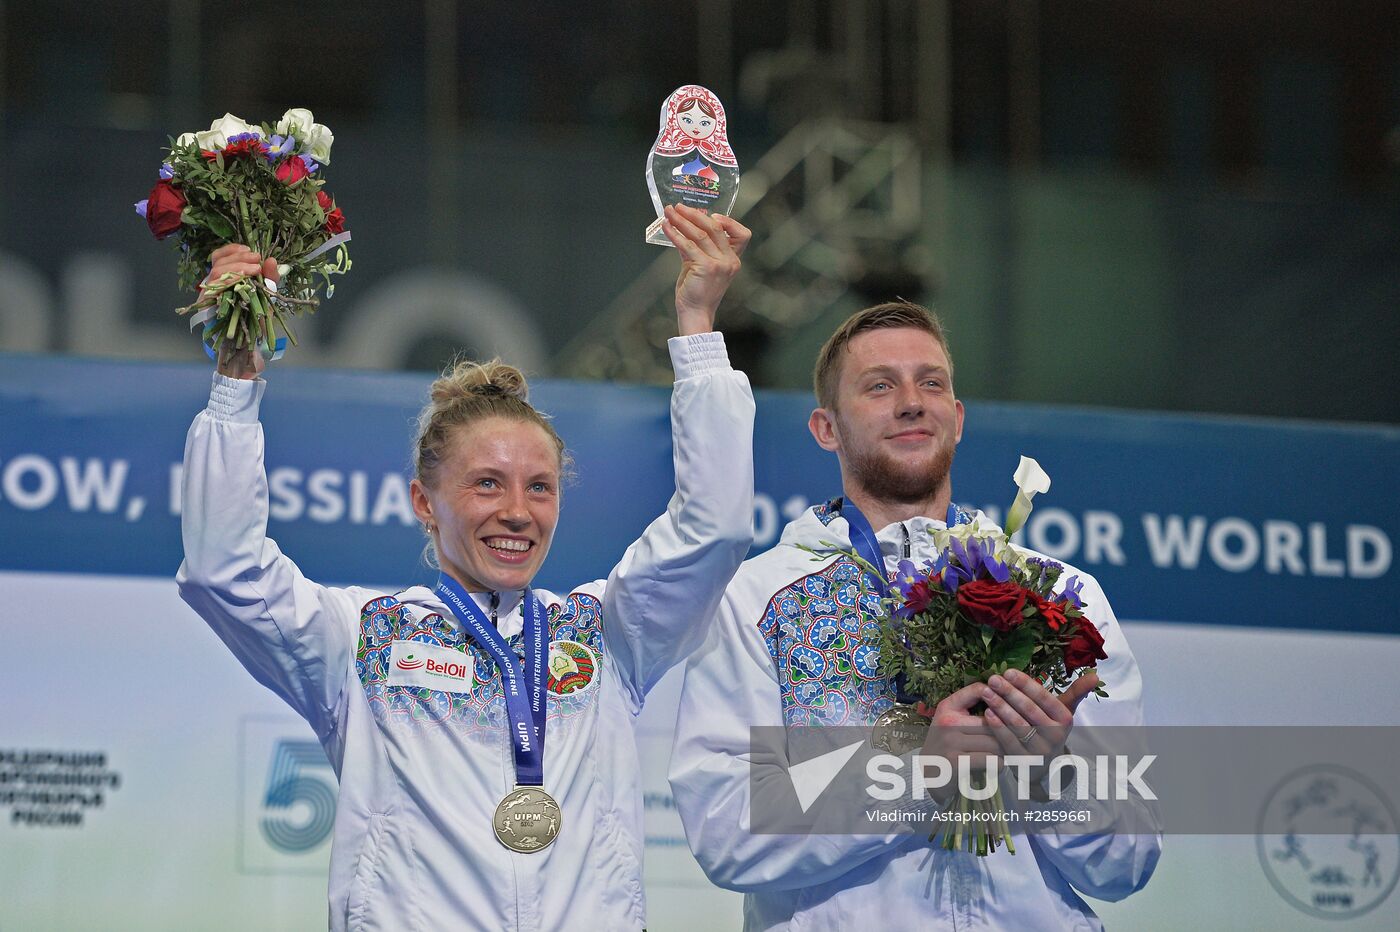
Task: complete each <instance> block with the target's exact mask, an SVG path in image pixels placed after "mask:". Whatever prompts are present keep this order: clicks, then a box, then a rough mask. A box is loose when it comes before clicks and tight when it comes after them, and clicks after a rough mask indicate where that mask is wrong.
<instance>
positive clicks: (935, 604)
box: [871, 456, 1108, 855]
mask: <svg viewBox="0 0 1400 932" xmlns="http://www.w3.org/2000/svg"><path fill="white" fill-rule="evenodd" d="M1015 479H1016V483H1017V485H1018V487H1019V489H1018V493H1017V496H1016V503H1015V504H1013V505H1012V507H1011V509H1010V511H1009V512H1008V515H1007V520H1006V527H1005V529H1002V528H997V527H995V526H992V525H989V524H986V523H983V522H981V521H980V520H979V521H973V522H972V523H969V524H963V525H958V526H955V527H949V528H947V529H946V530H937V531H934V532H933V536H934V542H935V544H936V545H937V547H938V549H939V551H940V553H939V555H938V557H937V558H936V559H934V560H932V561H930V562H929V563H926V564H924V565H923V566H915V565H914V564H913V563H911V562H910V561H908V560H904V561H902V562H901V563H900V564H899V567H898V569H897V570H896V578H895V580H894V584H893V591H892V593H891V598H890V604H889V606H888V609H889V610H888V611H887V613H886V615H885V617H884V618H883V619H882V620H881V622H880V623H879V625H878V626H877V628H876V630H875V631H874V632H872V634H871V638H872V639H873V640H874V641H875V643H877V644H878V645H879V650H880V672H881V673H882V674H883V675H885V676H889V677H892V678H893V677H898V678H900V681H901V682H902V684H903V689H904V691H905V692H906V693H908V694H909V695H911V696H913V697H915V698H917V699H919V700H921V701H922V702H923V703H924V704H925V705H927V706H929V707H930V708H931V707H933V706H935V705H937V704H938V702H940V701H941V700H942V699H944V698H946V697H947V696H949V695H951V694H952V693H954V692H956V691H957V690H959V689H961V688H963V687H964V686H968V685H971V684H973V683H979V682H983V683H984V682H987V681H988V680H989V679H990V678H991V677H992V676H993V675H994V674H1004V673H1005V672H1006V671H1007V670H1009V669H1013V668H1014V669H1017V670H1021V671H1022V672H1024V673H1026V674H1027V675H1029V676H1033V677H1035V678H1036V679H1038V680H1040V681H1041V683H1043V684H1044V685H1045V687H1046V688H1047V689H1049V690H1050V691H1052V692H1062V691H1064V690H1065V689H1067V688H1068V687H1069V685H1070V684H1071V683H1072V682H1073V681H1074V678H1075V676H1076V674H1077V672H1078V671H1080V670H1082V669H1085V668H1089V667H1094V666H1096V665H1097V664H1098V662H1099V661H1100V660H1104V659H1107V655H1106V654H1105V653H1104V650H1103V637H1102V636H1101V635H1100V634H1099V632H1098V629H1097V628H1095V627H1094V625H1093V623H1092V622H1090V620H1089V619H1088V618H1086V617H1085V616H1084V611H1083V609H1084V603H1083V600H1082V599H1081V598H1080V593H1081V591H1082V588H1083V583H1082V582H1081V581H1080V580H1079V579H1078V578H1077V577H1070V578H1068V579H1065V580H1064V581H1063V585H1060V583H1061V577H1062V576H1063V574H1064V567H1063V566H1062V565H1060V564H1059V563H1056V562H1054V561H1052V560H1045V559H1041V558H1039V557H1035V556H1031V555H1029V554H1027V553H1025V552H1024V551H1021V550H1018V549H1017V548H1015V547H1013V546H1012V545H1011V543H1010V540H1009V538H1010V536H1011V535H1012V534H1014V533H1015V532H1016V531H1017V530H1018V529H1019V528H1020V527H1021V525H1022V524H1023V523H1024V522H1025V519H1026V517H1027V516H1028V515H1029V514H1030V499H1031V497H1032V496H1034V495H1035V494H1036V493H1037V492H1043V491H1046V490H1047V489H1049V487H1050V477H1049V476H1047V475H1046V474H1045V473H1044V471H1043V470H1042V469H1041V468H1040V465H1039V464H1038V463H1036V461H1035V460H1033V459H1030V458H1028V457H1024V456H1023V457H1022V458H1021V465H1020V468H1019V469H1017V471H1016V474H1015ZM1057 587H1058V591H1056V590H1057ZM1094 692H1095V693H1096V694H1097V695H1099V696H1107V695H1108V693H1107V692H1106V691H1105V690H1104V689H1103V687H1102V686H1099V687H1096V688H1095V690H1094ZM955 805H956V806H958V807H959V810H960V812H961V813H962V814H963V815H964V816H965V817H966V818H965V820H957V821H952V822H947V823H944V825H945V827H944V828H943V829H942V833H943V838H942V844H943V847H944V848H947V849H948V850H955V849H957V848H959V847H962V846H963V845H964V844H966V846H967V848H968V850H975V851H976V852H977V854H979V855H987V854H990V853H991V852H992V851H994V850H996V846H997V845H998V844H1000V843H1002V842H1005V843H1006V846H1007V850H1008V851H1010V852H1011V853H1012V854H1015V853H1016V848H1015V845H1014V844H1013V843H1012V841H1011V834H1010V832H1009V831H1008V830H1007V828H1006V819H1005V817H1004V806H1003V804H1002V799H1001V792H1000V790H997V791H996V792H995V793H994V794H993V795H992V796H991V798H990V799H988V800H984V801H976V800H971V799H968V798H966V797H963V796H961V795H960V796H959V798H958V800H957V801H956V803H955ZM979 809H981V810H985V813H983V814H982V815H984V816H985V817H979V813H978V812H977V811H976V810H979ZM964 821H965V822H966V823H968V824H970V825H971V826H972V828H971V830H970V831H967V832H966V833H965V832H964V829H963V825H964ZM990 826H995V828H992V827H990Z"/></svg>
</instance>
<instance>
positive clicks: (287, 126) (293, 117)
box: [277, 107, 316, 136]
mask: <svg viewBox="0 0 1400 932" xmlns="http://www.w3.org/2000/svg"><path fill="white" fill-rule="evenodd" d="M315 122H316V118H315V117H313V116H312V115H311V111H310V110H305V109H303V108H301V107H293V108H292V109H290V110H288V111H287V112H286V113H284V114H282V119H280V120H278V121H277V135H279V136H289V135H290V136H299V135H301V132H302V130H303V129H304V128H305V127H308V126H312V125H314V124H315Z"/></svg>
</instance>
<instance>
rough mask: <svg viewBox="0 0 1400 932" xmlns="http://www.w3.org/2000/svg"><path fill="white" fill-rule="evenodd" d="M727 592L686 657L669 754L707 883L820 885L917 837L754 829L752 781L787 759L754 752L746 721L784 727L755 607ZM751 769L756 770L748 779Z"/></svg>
mask: <svg viewBox="0 0 1400 932" xmlns="http://www.w3.org/2000/svg"><path fill="white" fill-rule="evenodd" d="M740 601H741V600H740V599H737V598H735V597H734V596H733V595H732V594H731V595H728V596H726V597H725V599H724V601H723V602H722V603H721V605H720V609H719V617H718V619H717V621H716V623H715V627H714V630H712V631H711V632H710V636H709V638H708V640H706V642H705V644H704V646H702V647H701V648H700V649H699V650H697V651H696V652H695V653H694V654H692V655H691V657H690V660H689V662H688V663H687V664H686V668H685V682H684V684H683V686H682V688H681V699H680V714H679V716H678V718H677V722H676V740H675V745H674V748H673V750H672V752H671V769H670V780H671V793H672V795H673V796H674V797H675V800H676V809H677V810H678V811H679V813H680V816H681V821H682V822H683V823H684V825H685V834H686V839H687V841H689V843H690V850H691V851H692V852H693V853H694V854H695V859H696V860H697V861H699V862H700V866H701V868H703V869H704V871H705V874H706V875H707V876H708V877H709V878H710V880H711V882H713V883H715V884H717V885H718V886H721V887H725V888H726V889H730V890H739V891H741V892H745V893H760V892H767V891H782V890H793V889H797V888H800V887H810V886H814V885H816V884H822V883H826V882H828V881H831V880H833V879H835V878H837V877H840V876H841V875H843V874H846V873H848V872H849V871H851V870H853V869H854V868H856V867H857V866H859V865H860V864H862V863H864V862H866V861H869V860H870V859H872V858H875V857H878V856H880V855H894V854H897V853H899V851H901V850H902V849H903V846H904V845H906V844H908V843H910V842H912V841H914V840H916V839H921V836H920V835H919V834H918V833H917V832H913V831H910V830H907V829H906V830H904V831H897V832H891V833H889V834H884V835H854V834H853V835H816V834H813V835H777V834H755V833H753V832H752V831H751V830H750V829H751V826H752V824H753V823H752V813H751V809H750V789H751V787H750V779H756V780H757V781H759V782H760V783H761V782H762V781H767V780H781V781H790V779H791V778H790V777H789V776H788V772H787V765H786V762H785V761H782V760H774V759H773V758H772V754H771V753H769V752H765V754H764V757H763V758H762V759H761V760H759V759H755V758H754V756H753V755H752V754H751V741H750V732H749V729H750V728H751V727H755V726H757V727H782V726H783V705H782V696H781V693H780V688H779V685H778V679H777V673H776V671H775V670H774V669H773V661H772V658H771V656H770V655H769V653H768V646H767V644H766V642H765V641H764V638H763V634H762V632H761V631H760V630H759V628H758V625H757V616H756V615H754V614H753V609H752V608H751V607H750V608H749V609H748V610H745V609H744V608H742V607H740V606H739V605H738V603H739V602H740ZM751 768H758V769H757V771H756V772H755V773H754V774H752V776H751V773H750V771H751Z"/></svg>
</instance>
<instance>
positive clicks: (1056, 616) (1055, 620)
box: [1030, 592, 1065, 631]
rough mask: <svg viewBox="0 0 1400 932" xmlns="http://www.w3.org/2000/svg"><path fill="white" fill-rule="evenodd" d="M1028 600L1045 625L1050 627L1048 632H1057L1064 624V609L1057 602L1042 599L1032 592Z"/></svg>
mask: <svg viewBox="0 0 1400 932" xmlns="http://www.w3.org/2000/svg"><path fill="white" fill-rule="evenodd" d="M1030 598H1031V603H1032V604H1033V605H1035V608H1036V611H1038V612H1040V617H1042V618H1044V619H1045V623H1046V624H1047V625H1049V626H1050V630H1051V631H1059V630H1060V626H1061V625H1063V624H1064V623H1065V607H1064V606H1063V605H1061V604H1060V603H1059V602H1051V601H1049V600H1047V599H1042V598H1041V597H1040V596H1038V595H1036V594H1035V593H1034V592H1032V593H1031V594H1030Z"/></svg>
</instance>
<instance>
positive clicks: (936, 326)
mask: <svg viewBox="0 0 1400 932" xmlns="http://www.w3.org/2000/svg"><path fill="white" fill-rule="evenodd" d="M896 327H912V328H913V329H915V330H922V331H923V332H924V333H927V334H928V335H929V336H931V337H933V338H934V339H935V340H937V341H938V345H939V346H941V347H943V355H945V356H947V357H948V378H949V379H952V377H953V351H952V350H951V349H949V348H948V337H947V334H946V333H945V332H944V330H943V322H942V321H940V320H939V319H938V315H936V314H934V313H933V311H930V310H929V309H928V308H926V307H924V306H923V305H920V304H915V303H913V302H912V301H888V302H886V303H884V304H877V305H875V306H874V307H868V308H866V309H865V310H863V311H856V312H855V313H854V314H852V315H851V316H850V317H848V318H847V319H846V322H845V323H844V324H842V325H841V326H840V327H838V328H837V330H836V332H835V333H833V334H832V335H831V336H830V337H829V338H828V339H827V341H826V343H825V344H824V345H823V346H822V350H821V352H820V353H818V354H817V366H816V369H814V370H813V371H812V388H813V390H814V391H815V392H816V394H817V404H818V405H820V406H821V407H823V408H826V409H828V410H835V409H836V387H837V383H838V382H840V381H841V354H842V353H843V352H844V351H845V349H846V346H847V345H848V344H849V343H850V342H851V340H852V338H854V337H856V336H858V335H859V334H862V333H865V332H867V331H870V330H887V329H892V328H896Z"/></svg>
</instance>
